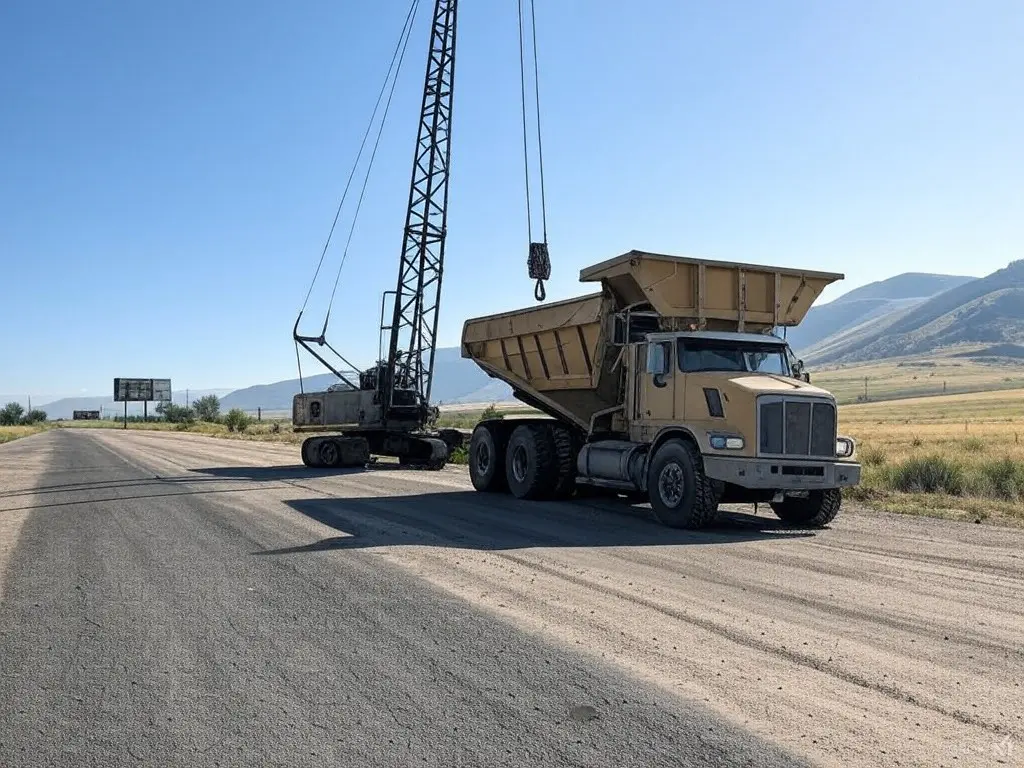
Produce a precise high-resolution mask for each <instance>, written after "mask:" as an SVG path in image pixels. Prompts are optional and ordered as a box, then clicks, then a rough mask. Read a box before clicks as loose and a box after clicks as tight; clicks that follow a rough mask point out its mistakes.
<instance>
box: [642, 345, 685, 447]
mask: <svg viewBox="0 0 1024 768" xmlns="http://www.w3.org/2000/svg"><path fill="white" fill-rule="evenodd" d="M635 364H636V367H635V369H634V370H635V372H636V373H635V378H634V390H633V394H634V404H633V409H632V414H631V415H632V417H633V419H634V421H635V424H636V426H638V427H639V428H640V429H639V434H638V435H636V437H637V438H640V439H650V438H651V437H652V436H653V435H654V434H656V433H657V432H658V430H660V429H661V428H662V427H664V426H667V425H669V424H672V423H674V422H675V418H676V401H677V398H676V395H677V392H676V389H677V387H679V386H681V385H682V377H681V376H679V375H678V366H677V365H676V362H675V343H674V342H673V341H671V340H669V341H650V342H648V343H647V344H639V345H637V357H636V360H635Z"/></svg>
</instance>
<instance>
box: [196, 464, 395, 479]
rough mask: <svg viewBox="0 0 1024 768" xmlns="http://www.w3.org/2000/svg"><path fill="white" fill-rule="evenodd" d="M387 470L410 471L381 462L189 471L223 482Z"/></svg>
mask: <svg viewBox="0 0 1024 768" xmlns="http://www.w3.org/2000/svg"><path fill="white" fill-rule="evenodd" d="M389 470H401V471H403V472H408V471H410V470H409V468H408V467H402V466H399V465H398V464H397V463H388V462H381V463H378V464H371V465H369V466H368V467H366V468H363V467H352V468H348V469H313V468H311V467H307V466H305V465H303V464H294V465H289V466H286V467H280V466H276V467H197V468H196V469H193V470H191V471H192V472H195V473H196V474H200V475H211V476H212V477H217V478H221V479H224V480H267V481H273V480H303V479H306V480H309V479H310V478H318V477H338V476H344V475H360V474H366V473H367V472H382V471H383V472H387V471H389Z"/></svg>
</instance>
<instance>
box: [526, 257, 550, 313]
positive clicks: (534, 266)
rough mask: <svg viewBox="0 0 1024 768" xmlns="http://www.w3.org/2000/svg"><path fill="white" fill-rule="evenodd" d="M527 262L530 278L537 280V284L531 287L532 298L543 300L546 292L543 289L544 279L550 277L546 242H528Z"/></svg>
mask: <svg viewBox="0 0 1024 768" xmlns="http://www.w3.org/2000/svg"><path fill="white" fill-rule="evenodd" d="M528 264H529V269H530V279H532V280H536V281H537V285H536V287H535V288H534V289H533V295H534V298H536V299H537V301H544V299H545V297H546V296H547V292H546V291H545V290H544V281H545V280H547V279H549V278H550V277H551V258H550V257H549V256H548V244H547V243H530V259H529V263H528Z"/></svg>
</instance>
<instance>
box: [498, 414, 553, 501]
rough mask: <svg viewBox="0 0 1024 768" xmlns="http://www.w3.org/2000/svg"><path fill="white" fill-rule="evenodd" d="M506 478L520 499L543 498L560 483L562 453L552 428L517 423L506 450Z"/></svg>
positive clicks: (551, 492)
mask: <svg viewBox="0 0 1024 768" xmlns="http://www.w3.org/2000/svg"><path fill="white" fill-rule="evenodd" d="M505 478H506V480H507V481H508V488H509V490H510V491H511V492H512V495H513V496H515V497H516V498H517V499H541V498H544V497H546V496H550V495H552V494H553V493H554V491H555V487H556V485H557V484H558V455H557V452H556V450H555V440H554V436H553V435H552V432H551V429H550V428H549V427H548V426H547V425H543V424H523V425H521V426H518V427H516V428H515V429H514V430H513V432H512V436H511V437H510V438H509V441H508V448H507V449H506V450H505Z"/></svg>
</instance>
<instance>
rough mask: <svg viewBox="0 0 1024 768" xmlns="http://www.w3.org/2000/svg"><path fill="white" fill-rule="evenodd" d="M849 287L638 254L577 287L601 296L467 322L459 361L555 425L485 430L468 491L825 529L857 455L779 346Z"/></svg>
mask: <svg viewBox="0 0 1024 768" xmlns="http://www.w3.org/2000/svg"><path fill="white" fill-rule="evenodd" d="M842 278H843V275H841V274H830V273H823V272H808V271H804V270H795V269H783V268H779V267H764V266H758V265H753V264H732V263H724V262H715V261H706V260H697V259H688V258H681V257H675V256H664V255H659V254H652V253H643V252H639V251H631V252H629V253H626V254H624V255H622V256H619V257H617V258H614V259H610V260H609V261H605V262H602V263H600V264H597V265H595V266H592V267H589V268H587V269H584V270H582V271H581V273H580V280H581V281H582V282H599V283H600V284H601V290H600V292H598V293H594V294H591V295H587V296H582V297H580V298H577V299H572V300H569V301H562V302H558V303H552V304H547V305H543V306H538V307H534V308H530V309H523V310H519V311H516V312H506V313H503V314H497V315H491V316H489V317H479V318H474V319H471V320H468V321H466V323H465V326H464V328H463V332H462V356H463V357H466V358H469V359H471V360H473V361H474V362H476V364H477V365H479V366H480V367H481V368H482V369H483V370H484V371H486V372H487V373H488V374H490V375H491V376H492V377H494V378H498V379H501V380H502V381H504V382H506V383H508V384H509V385H511V387H512V390H513V392H514V394H515V396H516V398H517V399H519V400H520V401H522V402H524V403H526V404H528V405H530V406H533V407H535V408H536V409H538V410H539V411H541V412H542V413H543V414H545V415H544V416H541V417H538V418H524V419H520V418H508V419H491V420H487V421H483V422H481V423H480V424H479V425H478V426H477V427H476V428H475V429H474V431H473V435H472V438H471V440H470V447H469V469H470V476H471V478H472V482H473V486H474V487H475V488H476V489H477V490H478V491H491V492H505V491H509V492H511V493H512V494H513V495H514V496H516V497H518V498H566V497H569V496H571V495H573V494H574V493H575V492H576V490H577V488H578V487H580V486H590V487H591V488H593V487H595V486H596V487H598V488H605V489H610V490H612V491H615V492H619V493H625V494H626V495H628V496H630V497H633V498H639V499H649V500H650V502H651V507H652V508H653V510H654V514H655V515H656V516H657V518H658V519H659V520H660V521H661V522H662V523H664V524H666V525H669V526H673V527H678V528H699V527H701V526H703V525H705V524H707V523H708V522H710V521H711V520H712V519H713V517H714V515H715V512H716V510H717V508H718V505H719V504H722V503H730V502H732V503H755V502H768V503H769V504H770V505H771V508H772V509H773V510H774V512H775V514H776V515H778V517H779V518H780V519H781V520H783V521H784V522H785V523H789V524H794V525H800V526H808V527H817V526H823V525H827V524H828V523H829V522H830V521H832V520H833V519H834V518H835V516H836V514H837V513H838V512H839V507H840V501H841V491H840V489H841V488H842V487H844V486H851V485H856V484H857V483H858V482H859V481H860V465H859V464H858V463H856V461H855V460H854V452H855V446H854V442H853V440H851V439H850V438H848V437H842V436H840V435H839V434H838V433H837V409H836V401H835V398H834V397H833V396H832V395H831V394H830V393H829V392H827V391H825V390H823V389H819V388H818V387H814V386H812V385H811V384H810V377H809V375H808V374H807V373H806V372H804V370H803V363H802V362H801V361H799V360H797V359H796V358H795V356H794V355H793V353H792V352H791V350H790V348H789V346H788V345H787V343H786V342H785V340H784V339H782V338H779V337H778V336H777V335H775V333H777V332H778V329H780V328H784V327H787V326H794V325H797V324H798V323H799V322H800V321H801V320H802V319H803V318H804V315H806V314H807V310H808V309H810V307H811V305H812V304H813V302H814V300H815V299H816V298H817V297H818V296H819V295H820V293H821V291H822V290H823V289H824V288H825V286H827V285H829V284H830V283H832V282H835V281H836V280H841V279H842Z"/></svg>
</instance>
